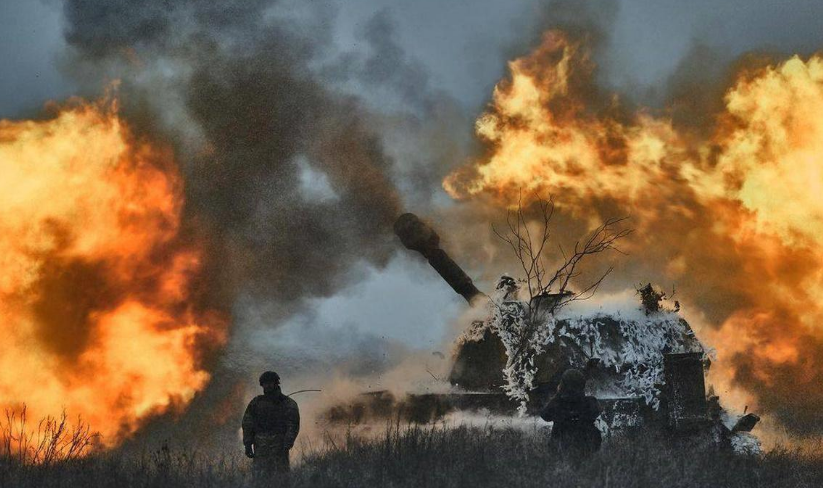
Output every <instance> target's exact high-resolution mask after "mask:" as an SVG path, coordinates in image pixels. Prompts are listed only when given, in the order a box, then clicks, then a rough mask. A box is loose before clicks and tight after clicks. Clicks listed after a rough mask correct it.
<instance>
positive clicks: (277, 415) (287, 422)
mask: <svg viewBox="0 0 823 488" xmlns="http://www.w3.org/2000/svg"><path fill="white" fill-rule="evenodd" d="M260 386H262V387H263V394H262V395H259V396H257V397H255V398H254V399H252V401H251V402H249V406H248V407H246V412H245V413H244V414H243V445H244V446H245V448H246V456H248V457H250V458H253V459H254V464H253V466H254V471H255V472H256V473H271V472H279V473H285V472H288V471H289V450H290V449H291V448H292V447H293V446H294V441H295V440H296V439H297V434H298V432H299V431H300V411H299V409H298V408H297V402H295V401H294V400H292V399H291V398H289V397H288V396H286V395H284V394H283V392H281V391H280V376H279V375H278V374H277V373H275V372H274V371H266V372H265V373H263V374H262V375H260Z"/></svg>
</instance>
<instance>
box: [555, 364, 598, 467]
mask: <svg viewBox="0 0 823 488" xmlns="http://www.w3.org/2000/svg"><path fill="white" fill-rule="evenodd" d="M585 389H586V376H585V375H584V374H583V373H582V372H581V371H580V370H577V369H570V370H567V371H566V372H565V373H563V376H562V377H561V379H560V385H559V386H558V388H557V394H555V395H554V397H553V398H552V399H551V400H549V403H548V404H547V405H546V407H545V408H544V409H543V411H542V412H540V417H542V418H543V420H545V421H547V422H553V423H554V424H553V425H552V435H551V442H552V444H554V445H555V446H556V447H557V448H558V450H559V451H560V453H561V455H563V456H564V457H567V458H569V459H570V460H572V461H579V460H581V459H583V458H585V457H588V456H589V455H591V454H592V453H594V452H595V451H597V450H598V449H600V442H601V439H600V431H599V430H597V427H595V425H594V421H595V420H596V419H597V417H598V416H599V415H600V405H599V404H598V403H597V399H596V398H594V397H592V396H586V394H585Z"/></svg>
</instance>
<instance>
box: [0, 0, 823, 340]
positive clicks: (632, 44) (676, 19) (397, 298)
mask: <svg viewBox="0 0 823 488" xmlns="http://www.w3.org/2000/svg"><path fill="white" fill-rule="evenodd" d="M381 10H386V11H387V12H388V14H389V15H390V17H391V18H392V19H393V21H394V23H395V25H396V26H397V37H398V39H399V43H400V45H401V47H402V48H403V49H404V50H405V52H406V54H407V55H408V56H409V57H410V58H411V59H413V60H415V61H416V62H418V63H420V65H421V66H422V67H423V68H424V69H425V71H426V72H427V73H428V75H429V83H430V84H431V87H432V88H434V89H437V90H442V91H444V92H446V93H447V94H449V95H450V96H451V97H453V98H454V99H456V100H457V101H458V102H459V103H460V104H461V105H462V107H463V108H464V109H465V110H466V111H468V112H469V113H474V112H477V111H479V110H481V109H482V107H483V104H484V103H485V101H486V100H487V98H488V95H489V93H490V90H491V88H492V87H493V86H494V84H495V82H497V81H498V80H499V79H500V77H501V76H503V75H504V73H505V61H506V59H508V58H509V57H510V55H511V54H512V53H513V52H517V51H518V49H522V48H523V47H524V46H522V42H523V39H524V37H526V33H527V32H528V31H529V29H530V28H532V27H533V25H532V24H533V22H534V19H536V18H539V17H540V16H541V15H542V14H541V12H543V11H544V10H545V2H541V1H538V0H497V1H493V0H450V1H445V0H416V1H397V0H345V1H344V0H340V1H339V15H338V18H337V25H336V36H335V41H336V42H337V44H338V48H339V49H340V51H342V52H346V51H355V50H357V49H358V48H359V43H360V42H361V41H359V40H358V36H357V33H358V32H359V30H360V29H362V26H363V25H364V23H365V22H367V20H368V19H370V18H371V17H372V16H373V15H374V14H375V13H377V12H379V11H381ZM549 15H551V13H550V12H549ZM61 17H62V12H61V7H60V5H59V3H57V2H54V1H48V2H46V3H43V2H41V1H39V0H2V1H0V61H2V64H0V66H2V67H3V68H2V70H0V118H15V117H19V116H23V115H30V114H33V113H35V112H36V109H37V108H38V107H40V106H41V105H42V104H43V103H44V102H45V101H47V100H49V99H62V98H65V97H66V96H68V95H71V94H72V93H73V83H72V82H71V80H70V79H68V78H67V77H66V76H63V75H62V74H61V72H62V70H61V69H60V68H59V66H60V65H59V60H60V58H61V53H62V52H63V51H64V50H65V49H66V46H65V43H64V41H63V39H62V33H61ZM696 42H698V43H701V44H705V45H708V46H709V47H711V48H713V49H714V50H716V52H717V54H718V56H719V57H720V58H721V59H728V60H730V59H733V58H734V57H735V56H738V55H739V54H741V53H744V52H746V51H750V50H761V49H765V50H769V51H775V52H783V53H788V52H801V53H810V52H814V51H815V50H817V49H819V48H821V47H823V2H820V1H819V0H769V1H767V0H725V1H719V0H690V1H688V2H686V1H683V0H623V1H621V2H620V5H619V9H618V11H617V17H616V19H615V23H614V26H613V29H612V33H611V39H610V43H609V48H608V50H607V51H606V53H605V56H604V57H603V59H602V60H601V62H602V64H603V69H605V70H606V73H607V76H606V79H607V81H608V83H609V84H611V85H613V86H616V87H618V88H633V89H634V91H635V92H643V91H644V90H645V91H648V90H649V89H654V88H655V87H658V86H661V85H662V84H663V83H664V82H665V80H666V79H667V78H668V77H669V76H670V75H671V74H672V72H673V70H674V69H675V68H676V67H677V65H678V63H679V61H680V60H681V58H682V57H683V56H684V55H686V54H687V53H688V52H689V50H690V48H691V47H692V46H693V45H694V44H695V43H696ZM521 52H522V51H521ZM102 81H103V80H101V82H102ZM101 86H102V83H101ZM638 87H639V88H640V90H637V88H638ZM363 93H364V94H366V95H367V94H368V93H369V91H368V90H366V89H364V91H363ZM455 258H456V259H457V260H458V262H459V261H460V259H459V256H455ZM364 276H365V278H364V280H362V281H360V282H359V283H357V284H355V285H352V286H350V287H349V288H348V289H346V290H344V292H343V293H341V294H340V295H339V296H337V297H334V298H331V299H328V300H325V301H320V302H318V303H317V304H316V305H317V307H316V308H317V318H316V320H317V321H318V322H320V323H324V324H328V325H329V326H330V327H338V326H344V325H345V326H347V327H348V326H352V324H353V326H354V327H356V328H358V329H359V330H363V331H364V332H368V333H374V334H377V335H379V336H384V337H386V338H388V339H396V340H399V341H402V342H403V343H405V344H408V345H412V346H418V347H425V348H431V347H436V346H437V343H438V342H439V341H441V340H443V339H444V338H445V336H446V335H447V331H448V330H449V326H448V324H449V323H450V322H451V321H453V320H455V319H456V317H457V316H458V314H459V313H460V310H461V307H462V303H461V299H460V298H459V297H458V296H457V295H455V294H454V293H453V292H451V291H450V290H449V289H448V288H447V287H446V286H445V285H444V284H442V283H441V282H440V280H439V278H438V277H437V276H436V274H435V273H434V272H433V271H432V270H431V269H429V268H428V267H427V266H426V265H424V264H423V263H420V262H418V261H414V260H412V259H411V258H409V257H408V256H406V255H403V254H401V255H400V257H398V258H396V259H395V261H394V262H393V263H392V264H391V265H390V266H389V267H387V268H386V269H385V270H383V271H381V272H373V271H367V272H365V275H364Z"/></svg>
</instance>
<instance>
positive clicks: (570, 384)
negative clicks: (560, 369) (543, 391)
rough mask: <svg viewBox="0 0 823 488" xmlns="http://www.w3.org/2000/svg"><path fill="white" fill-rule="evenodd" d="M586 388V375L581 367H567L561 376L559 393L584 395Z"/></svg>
mask: <svg viewBox="0 0 823 488" xmlns="http://www.w3.org/2000/svg"><path fill="white" fill-rule="evenodd" d="M585 389H586V375H584V374H583V372H582V371H580V370H579V369H574V368H572V369H567V370H566V371H565V372H564V373H563V376H561V377H560V385H559V387H558V390H557V391H558V393H561V394H565V395H570V396H582V395H583V391H584V390H585Z"/></svg>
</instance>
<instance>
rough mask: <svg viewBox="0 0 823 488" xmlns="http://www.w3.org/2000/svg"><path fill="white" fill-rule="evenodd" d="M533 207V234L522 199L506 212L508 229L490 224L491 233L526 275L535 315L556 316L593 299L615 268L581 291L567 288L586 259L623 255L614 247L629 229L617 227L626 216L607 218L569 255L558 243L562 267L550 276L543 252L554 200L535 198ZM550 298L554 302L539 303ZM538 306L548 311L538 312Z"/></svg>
mask: <svg viewBox="0 0 823 488" xmlns="http://www.w3.org/2000/svg"><path fill="white" fill-rule="evenodd" d="M535 205H537V210H538V212H537V214H538V215H537V217H536V219H534V220H536V221H538V225H539V227H540V228H539V232H538V233H537V234H536V235H532V231H531V230H529V219H528V218H527V216H526V212H525V211H524V209H523V204H522V197H521V199H520V201H518V204H517V210H513V211H508V212H507V213H506V225H507V229H506V230H504V231H502V232H501V231H500V230H499V229H497V228H496V227H495V226H494V225H492V231H493V232H494V234H495V235H496V236H497V237H498V238H500V239H501V240H503V241H504V242H506V243H507V244H508V245H509V247H511V249H512V251H514V255H515V257H517V259H518V261H519V262H520V265H521V267H522V269H523V272H524V276H525V277H524V278H523V279H522V282H523V283H525V285H526V287H527V289H528V292H529V302H530V303H531V304H534V305H536V307H535V308H536V310H535V311H534V312H535V313H556V312H557V311H558V310H560V309H561V308H563V307H564V306H566V305H568V304H569V303H570V302H573V301H576V300H587V299H589V298H591V297H592V296H594V293H595V292H596V291H597V289H598V288H599V287H600V284H601V283H603V280H604V279H605V278H606V277H607V276H608V275H609V274H610V273H611V272H612V271H613V269H614V268H613V267H609V268H608V269H607V270H606V271H605V272H604V273H603V274H601V275H599V276H598V277H597V278H596V279H594V280H593V281H591V283H590V284H588V285H586V286H585V287H584V288H583V289H582V290H581V291H579V292H574V291H571V290H570V289H569V285H570V284H571V282H572V280H574V279H576V278H579V277H580V276H581V273H580V272H579V269H578V266H579V265H580V263H581V262H582V261H583V260H584V259H586V258H587V257H589V256H593V255H595V254H600V253H602V252H605V251H616V252H619V253H621V254H622V251H620V249H618V248H617V246H616V244H617V242H618V241H619V240H620V239H623V238H624V237H627V236H628V235H629V234H631V233H632V230H631V229H621V228H620V227H621V225H622V224H623V223H624V221H625V220H626V217H622V218H610V219H608V220H606V221H605V222H604V223H603V224H601V225H600V226H599V227H597V228H596V229H595V230H594V231H592V232H591V233H590V234H589V236H588V237H587V238H586V239H584V240H579V241H577V242H575V244H574V248H573V250H572V252H571V253H570V254H567V253H566V252H565V251H564V249H563V247H562V246H561V245H559V244H558V250H559V252H560V254H561V255H562V257H563V264H562V265H561V266H560V267H558V268H557V269H556V270H555V271H554V272H553V273H552V272H550V271H549V269H548V267H547V264H546V249H547V245H548V244H549V242H550V241H551V238H552V235H551V230H550V227H551V226H550V224H551V219H552V216H553V215H554V207H555V206H554V199H553V198H551V197H550V198H549V199H548V200H547V199H543V198H538V199H537V200H536V202H535ZM549 295H552V296H554V297H556V299H554V300H540V298H543V297H548V296H549ZM541 304H544V305H545V306H547V307H548V308H546V309H543V310H540V307H541Z"/></svg>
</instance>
